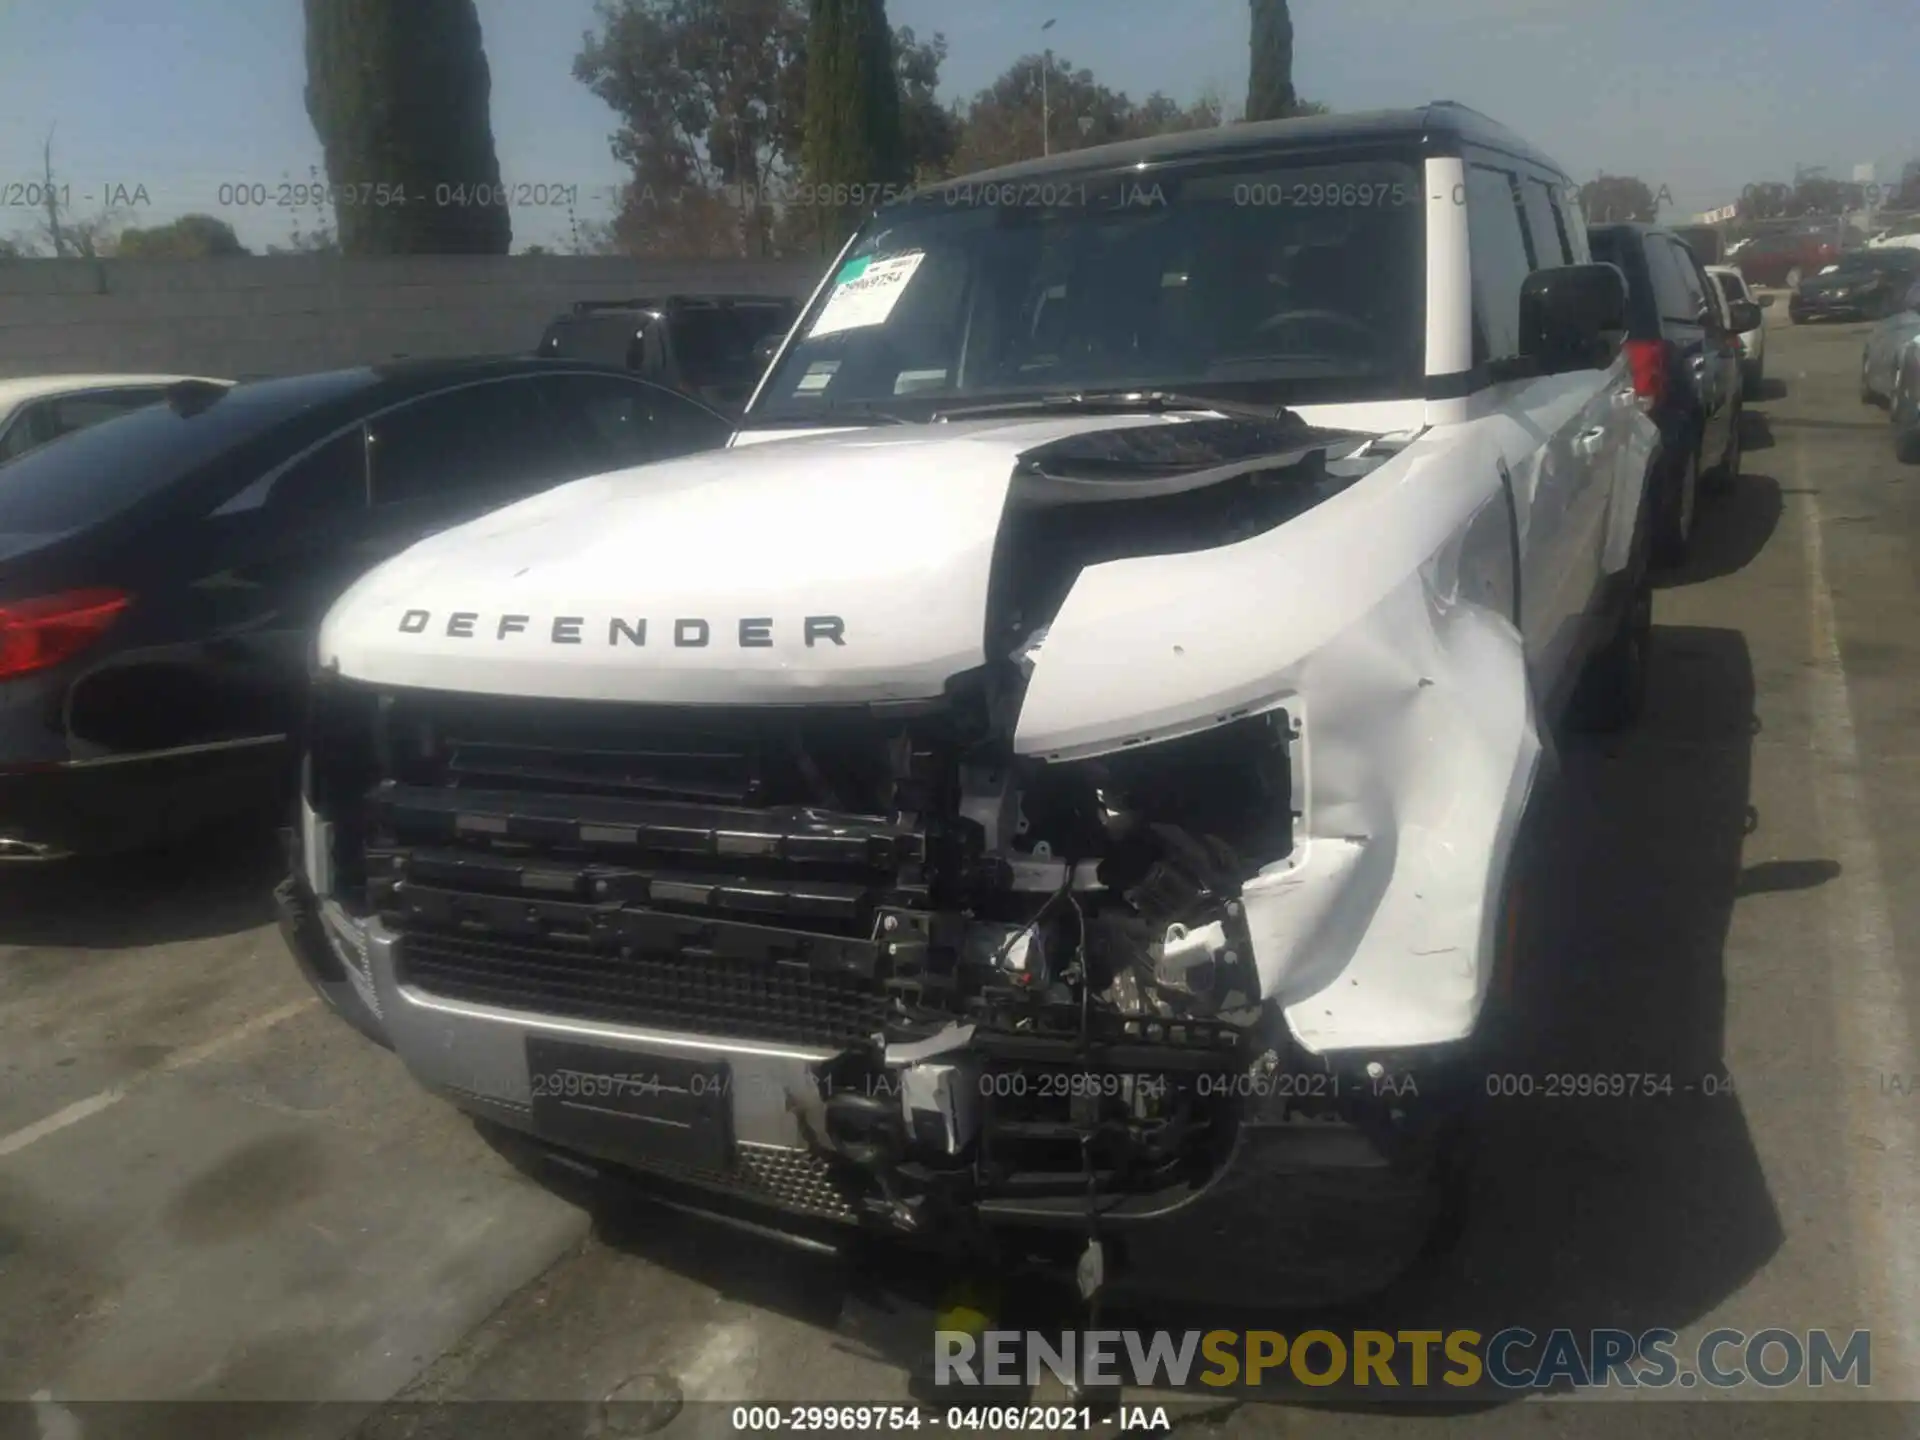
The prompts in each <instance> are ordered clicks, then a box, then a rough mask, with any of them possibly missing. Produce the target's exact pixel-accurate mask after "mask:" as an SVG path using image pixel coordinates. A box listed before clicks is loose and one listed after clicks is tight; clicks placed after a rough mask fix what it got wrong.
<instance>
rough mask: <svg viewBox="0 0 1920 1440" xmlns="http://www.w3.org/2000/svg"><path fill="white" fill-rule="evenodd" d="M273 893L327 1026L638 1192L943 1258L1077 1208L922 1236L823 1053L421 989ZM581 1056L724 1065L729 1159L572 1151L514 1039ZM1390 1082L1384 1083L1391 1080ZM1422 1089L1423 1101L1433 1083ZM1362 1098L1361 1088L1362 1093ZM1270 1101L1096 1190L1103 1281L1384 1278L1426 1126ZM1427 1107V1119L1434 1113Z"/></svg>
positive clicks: (314, 910)
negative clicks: (1155, 1170) (881, 1170)
mask: <svg viewBox="0 0 1920 1440" xmlns="http://www.w3.org/2000/svg"><path fill="white" fill-rule="evenodd" d="M290 842H291V843H290V847H289V848H290V852H291V854H292V857H293V858H294V861H295V864H294V867H293V873H292V874H291V875H290V876H289V877H288V879H287V880H286V881H285V882H284V883H283V884H282V885H281V886H280V887H279V889H278V891H277V892H276V898H277V900H278V904H279V910H280V924H281V931H282V934H283V936H284V937H285V939H286V942H287V944H288V946H289V948H290V949H291V950H292V951H293V953H294V956H295V958H296V960H297V961H298V963H299V966H300V969H301V971H302V973H303V974H304V975H305V976H306V978H307V980H308V982H309V983H310V984H311V985H312V986H313V987H314V989H315V990H316V992H318V994H319V995H320V996H321V998H322V999H323V1000H324V1001H325V1002H326V1004H327V1005H328V1006H329V1007H330V1008H332V1009H333V1010H334V1011H335V1012H336V1013H337V1014H338V1015H339V1016H340V1017H341V1018H342V1019H344V1020H345V1021H346V1022H347V1023H348V1024H350V1025H352V1026H353V1027H354V1028H355V1029H357V1030H359V1031H360V1032H361V1033H362V1034H363V1035H365V1036H367V1037H368V1038H369V1039H371V1040H373V1041H375V1042H376V1043H378V1044H380V1045H382V1046H384V1047H386V1048H389V1049H391V1050H393V1051H394V1052H395V1053H396V1054H398V1056H399V1057H400V1059H401V1061H402V1062H403V1063H404V1064H405V1065H406V1067H407V1069H408V1071H409V1072H410V1073H411V1074H412V1075H413V1077H414V1078H415V1079H416V1080H417V1081H418V1082H419V1083H421V1084H422V1085H423V1086H425V1087H426V1088H427V1089H429V1090H431V1091H433V1092H434V1093H436V1094H438V1095H440V1096H442V1097H443V1098H445V1099H448V1100H450V1101H451V1102H452V1103H453V1104H455V1105H456V1106H458V1107H459V1108H460V1109H461V1110H463V1111H465V1112H466V1113H468V1114H470V1115H472V1116H474V1117H476V1118H479V1119H482V1120H486V1121H491V1122H493V1123H494V1124H496V1125H499V1126H504V1127H507V1128H508V1129H509V1130H511V1131H515V1132H519V1133H520V1134H521V1135H523V1136H525V1137H528V1138H530V1139H531V1140H532V1141H533V1142H535V1143H536V1145H537V1146H538V1147H540V1148H543V1149H545V1150H546V1151H548V1152H549V1153H550V1154H554V1153H557V1154H558V1155H559V1156H560V1157H562V1161H563V1163H570V1164H571V1168H578V1163H577V1162H578V1161H579V1160H582V1159H584V1160H587V1161H589V1162H598V1163H597V1164H595V1165H594V1167H593V1168H595V1169H610V1170H612V1171H614V1172H616V1173H618V1174H619V1175H621V1176H622V1177H623V1178H626V1179H629V1180H634V1181H638V1182H639V1183H640V1184H641V1185H642V1187H643V1188H645V1187H646V1186H647V1185H648V1184H649V1183H652V1184H654V1185H656V1186H657V1187H658V1188H660V1190H661V1191H662V1193H663V1194H664V1195H667V1196H670V1197H680V1199H679V1200H678V1201H677V1203H681V1204H683V1205H684V1204H685V1203H686V1199H685V1197H687V1196H692V1197H694V1199H693V1208H696V1209H703V1210H709V1211H710V1212H711V1213H713V1214H714V1215H716V1216H718V1217H723V1218H733V1219H736V1220H737V1219H738V1218H739V1216H740V1215H741V1213H742V1209H743V1207H744V1210H745V1213H746V1214H748V1215H750V1216H753V1217H754V1218H755V1221H756V1222H757V1224H758V1225H759V1226H761V1227H763V1228H767V1229H771V1230H772V1231H774V1232H775V1233H778V1234H784V1235H789V1236H792V1237H794V1238H796V1239H802V1240H805V1239H806V1238H807V1237H812V1236H817V1235H819V1234H820V1233H822V1231H823V1230H824V1231H825V1232H827V1233H829V1234H832V1233H838V1234H851V1233H854V1232H855V1231H857V1230H860V1229H866V1230H879V1231H882V1232H885V1233H889V1234H892V1235H894V1236H897V1237H899V1238H902V1239H906V1240H909V1241H913V1240H916V1239H917V1240H920V1241H923V1242H925V1243H930V1244H934V1245H937V1246H946V1247H949V1248H953V1247H956V1246H959V1245H962V1244H964V1243H965V1242H966V1241H967V1240H968V1239H972V1238H976V1237H978V1236H980V1235H984V1234H985V1233H987V1232H989V1231H991V1232H993V1233H994V1234H996V1235H1003V1236H1004V1235H1009V1234H1014V1233H1020V1234H1024V1235H1026V1236H1028V1237H1030V1238H1034V1239H1036V1240H1037V1241H1045V1240H1046V1238H1047V1237H1049V1236H1054V1237H1060V1236H1065V1237H1069V1238H1070V1237H1073V1236H1083V1235H1084V1234H1085V1232H1086V1227H1087V1223H1088V1220H1087V1211H1086V1205H1085V1203H1084V1202H1083V1201H1082V1200H1079V1199H1074V1200H1072V1201H1061V1200H1059V1199H1058V1198H1057V1197H1056V1198H1050V1199H1046V1200H1035V1201H1020V1200H1007V1199H1004V1198H1002V1199H995V1200H989V1201H981V1202H979V1203H974V1204H969V1205H968V1206H967V1207H965V1213H964V1214H959V1215H956V1214H953V1213H947V1214H943V1215H941V1216H940V1217H939V1219H938V1220H937V1222H936V1223H932V1224H918V1225H916V1224H902V1223H901V1222H900V1215H899V1211H898V1209H897V1207H894V1206H892V1205H890V1204H889V1203H888V1202H887V1200H886V1198H885V1196H884V1195H882V1194H879V1193H877V1192H876V1191H875V1190H874V1189H873V1187H872V1186H871V1185H869V1184H867V1183H865V1181H864V1177H863V1176H861V1175H857V1174H855V1173H853V1172H851V1171H850V1170H849V1169H848V1167H847V1165H846V1163H845V1161H844V1160H843V1158H842V1157H841V1156H839V1155H836V1154H834V1153H832V1151H831V1150H830V1149H828V1148H823V1147H822V1146H821V1145H820V1144H819V1143H818V1138H817V1137H818V1136H819V1135H820V1134H821V1133H823V1131H824V1129H825V1128H826V1127H825V1123H824V1120H823V1110H824V1105H825V1098H826V1097H825V1095H824V1093H823V1088H822V1084H821V1079H820V1072H821V1068H822V1067H823V1066H824V1065H825V1064H826V1063H827V1062H829V1061H830V1060H832V1058H833V1054H832V1052H831V1051H829V1050H827V1049H815V1048H810V1047H805V1046H795V1045H785V1044H766V1043H760V1042H750V1041H741V1040H733V1039H726V1040H722V1039H712V1038H707V1037H702V1036H695V1035H687V1034H676V1033H669V1032H665V1031H657V1030H649V1029H644V1028H640V1027H635V1026H631V1025H615V1024H601V1023H595V1022H588V1021H581V1020H576V1019H570V1018H561V1017H556V1016H551V1015H543V1014H535V1013H529V1012H524V1011H514V1010H506V1009H499V1008H495V1007H491V1006H486V1005H476V1004H471V1003H467V1002H463V1001H455V1000H449V999H446V998H443V997H439V996H435V995H430V994H427V993H425V992H423V991H421V990H420V989H418V988H417V987H415V986H413V985H410V984H408V983H407V982H406V981H405V979H404V974H405V970H404V964H403V960H402V955H403V950H404V946H405V943H406V942H405V939H404V937H401V936H397V935H394V934H392V933H390V932H389V931H388V930H386V929H385V928H384V927H383V926H382V925H381V924H380V923H379V922H378V920H369V921H356V920H354V919H353V918H352V917H350V916H348V915H347V914H346V912H345V911H344V910H343V909H341V908H340V907H339V906H337V905H335V904H332V903H330V902H327V901H324V900H319V899H317V898H316V897H315V895H314V890H313V886H312V884H311V883H310V881H309V879H308V877H307V875H306V874H305V873H304V872H303V870H302V868H301V866H300V865H299V862H298V856H299V853H300V846H299V843H298V840H297V838H294V837H290ZM541 1041H545V1042H557V1043H569V1042H570V1043H572V1044H576V1045H585V1046H590V1047H592V1048H593V1049H595V1050H598V1051H601V1052H603V1053H604V1052H613V1053H617V1054H618V1055H619V1056H621V1057H622V1058H621V1060H620V1062H619V1064H620V1067H621V1068H623V1069H624V1068H627V1067H629V1066H630V1067H631V1069H632V1070H633V1071H634V1072H644V1071H647V1070H648V1069H649V1067H650V1066H653V1065H662V1066H673V1065H684V1064H685V1063H686V1062H689V1061H691V1062H696V1063H697V1062H714V1063H717V1064H720V1065H724V1066H725V1067H726V1069H727V1071H728V1073H729V1084H728V1090H727V1095H726V1099H725V1107H726V1109H725V1115H724V1123H725V1124H726V1126H727V1128H728V1129H729V1130H730V1138H731V1145H730V1154H731V1161H730V1163H728V1164H726V1165H724V1166H719V1167H711V1166H703V1165H699V1164H689V1163H684V1162H680V1161H673V1160H663V1159H662V1156H661V1152H660V1150H659V1149H658V1148H657V1147H656V1146H654V1145H652V1144H649V1143H644V1142H643V1140H641V1139H640V1138H636V1139H635V1140H634V1142H633V1143H631V1144H625V1143H620V1142H618V1141H617V1140H615V1141H597V1142H588V1143H585V1144H582V1143H581V1142H580V1141H579V1139H578V1138H577V1137H576V1136H574V1135H571V1134H561V1133H556V1132H555V1131H554V1130H553V1129H552V1128H551V1127H550V1126H547V1125H545V1124H543V1123H542V1121H541V1119H540V1118H539V1116H540V1111H539V1109H538V1107H537V1106H536V1104H535V1095H534V1091H535V1088H536V1083H537V1077H536V1076H535V1074H534V1073H533V1067H532V1065H531V1064H530V1062H529V1042H541ZM1389 1083H1390V1084H1391V1082H1389ZM1421 1084H1422V1085H1423V1086H1424V1087H1427V1088H1426V1090H1425V1093H1427V1094H1428V1095H1429V1096H1430V1095H1431V1094H1432V1093H1433V1091H1432V1085H1433V1081H1432V1072H1428V1073H1427V1074H1425V1075H1423V1078H1422V1081H1421ZM1376 1088H1377V1087H1376ZM1282 1108H1283V1107H1281V1106H1278V1105H1276V1104H1271V1103H1266V1102H1262V1101H1255V1100H1247V1101H1243V1102H1240V1109H1241V1111H1242V1113H1241V1116H1240V1122H1239V1123H1238V1124H1237V1126H1236V1127H1235V1131H1234V1138H1233V1142H1232V1146H1231V1150H1230V1152H1229V1153H1228V1154H1227V1155H1226V1156H1225V1157H1224V1160H1223V1161H1222V1163H1220V1164H1219V1165H1218V1166H1217V1167H1216V1168H1215V1169H1214V1170H1213V1172H1212V1173H1211V1176H1210V1178H1209V1179H1208V1180H1207V1181H1206V1183H1204V1184H1202V1185H1197V1186H1192V1187H1183V1188H1180V1189H1177V1190H1172V1191H1162V1192H1156V1193H1153V1194H1148V1195H1127V1196H1124V1197H1122V1196H1106V1197H1103V1198H1102V1201H1101V1206H1100V1227H1101V1231H1102V1233H1103V1234H1104V1235H1106V1236H1108V1237H1110V1238H1112V1240H1113V1241H1114V1243H1115V1245H1116V1252H1115V1253H1116V1254H1117V1255H1118V1256H1119V1257H1120V1259H1119V1261H1118V1262H1117V1263H1118V1265H1119V1267H1120V1268H1119V1273H1118V1275H1117V1277H1116V1283H1118V1284H1122V1285H1127V1286H1133V1287H1137V1288H1138V1289H1140V1290H1141V1291H1143V1292H1145V1293H1149V1294H1152V1295H1155V1296H1161V1297H1171V1298H1180V1299H1191V1300H1196V1301H1231V1300H1235V1299H1240V1300H1244V1299H1246V1298H1248V1293H1249V1291H1248V1286H1249V1284H1250V1283H1251V1284H1254V1285H1256V1286H1257V1287H1258V1289H1257V1293H1258V1294H1259V1295H1260V1296H1261V1297H1262V1298H1264V1299H1267V1300H1271V1301H1275V1302H1276V1303H1277V1302H1278V1301H1279V1300H1280V1299H1284V1300H1285V1301H1286V1302H1287V1303H1297V1304H1320V1303H1333V1302H1337V1301H1339V1300H1342V1299H1346V1298H1352V1297H1355V1296H1359V1295H1364V1294H1370V1293H1374V1292H1375V1291H1377V1290H1379V1289H1381V1288H1383V1287H1384V1286H1385V1285H1386V1284H1387V1283H1389V1282H1390V1281H1391V1280H1392V1279H1393V1278H1394V1277H1395V1276H1396V1275H1398V1274H1399V1273H1401V1272H1402V1271H1403V1270H1405V1269H1406V1267H1407V1266H1408V1265H1409V1264H1410V1263H1411V1262H1412V1260H1413V1259H1414V1258H1415V1256H1416V1255H1417V1254H1418V1252H1419V1249H1420V1247H1421V1245H1422V1244H1423V1242H1424V1240H1425V1237H1426V1235H1427V1234H1428V1232H1429V1230H1430V1228H1431V1224H1432V1221H1433V1219H1434V1216H1435V1214H1436V1208H1437V1206H1438V1204H1439V1203H1440V1200H1439V1192H1438V1191H1437V1189H1436V1187H1435V1185H1434V1184H1433V1176H1434V1173H1435V1155H1436V1153H1437V1146H1438V1143H1439V1141H1438V1137H1439V1135H1440V1131H1439V1130H1438V1129H1437V1128H1434V1126H1433V1125H1432V1124H1428V1125H1427V1127H1426V1128H1423V1129H1421V1130H1419V1131H1417V1132H1409V1133H1407V1134H1404V1135H1395V1136H1383V1135H1381V1134H1379V1133H1378V1132H1377V1131H1375V1130H1374V1129H1372V1128H1370V1127H1363V1126H1361V1125H1359V1124H1355V1123H1337V1122H1333V1121H1330V1120H1328V1119H1326V1118H1314V1119H1304V1118H1302V1117H1300V1116H1298V1115H1294V1116H1290V1117H1288V1116H1283V1115H1282V1114H1281V1110H1282ZM1441 1113H1442V1107H1438V1106H1436V1107H1433V1110H1432V1114H1434V1115H1439V1114H1441Z"/></svg>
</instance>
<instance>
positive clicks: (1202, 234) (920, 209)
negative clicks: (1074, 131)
mask: <svg viewBox="0 0 1920 1440" xmlns="http://www.w3.org/2000/svg"><path fill="white" fill-rule="evenodd" d="M1424 214H1425V207H1424V204H1423V186H1422V184H1421V179H1420V171H1419V170H1418V168H1417V167H1416V166H1415V165H1414V164H1413V163H1410V162H1409V161H1406V160H1401V159H1397V158H1395V159H1368V160H1354V161H1349V162H1345V163H1328V162H1327V160H1326V159H1325V157H1324V156H1316V157H1315V163H1305V162H1300V161H1295V162H1292V163H1288V162H1285V161H1282V160H1276V159H1275V158H1274V157H1271V156H1267V157H1262V158H1261V159H1260V160H1259V161H1258V162H1251V163H1249V162H1240V163H1238V164H1233V165H1221V164H1215V165H1211V166H1209V167H1207V168H1205V169H1198V168H1195V167H1183V168H1181V169H1180V170H1179V171H1177V172H1175V173H1156V172H1145V173H1139V172H1135V171H1132V170H1128V171H1125V172H1121V173H1120V174H1118V175H1116V174H1114V173H1113V172H1104V173H1100V174H1097V175H1084V174H1083V175H1072V174H1061V175H1059V176H1057V177H1048V178H1046V179H1042V180H1033V181H1017V182H1008V183H1005V184H994V183H984V184H982V183H972V182H967V181H960V182H956V183H955V184H953V185H951V186H949V187H946V188H943V189H937V190H933V191H929V192H926V193H924V194H922V195H919V196H916V197H914V198H913V199H911V200H909V201H907V202H904V203H902V204H900V205H898V206H894V207H892V208H890V209H888V210H886V211H883V212H882V213H881V214H879V215H877V216H876V217H874V219H873V220H871V221H870V222H869V223H868V224H867V226H866V227H865V228H864V229H863V230H862V231H861V233H860V235H859V236H858V237H857V239H856V241H855V244H854V245H853V247H852V248H851V249H850V250H849V251H848V254H847V258H846V259H845V260H844V261H843V262H842V263H841V266H840V268H839V270H838V272H837V273H836V274H835V276H834V279H833V283H832V284H831V285H830V286H828V287H827V289H826V290H825V292H823V294H822V295H821V296H820V298H819V299H817V300H816V301H815V302H814V304H813V306H812V307H811V308H810V309H809V311H808V313H807V315H806V316H805V318H804V320H803V321H802V323H801V325H800V327H799V329H798V332H797V334H798V336H799V338H798V339H797V341H796V343H795V344H794V345H793V347H792V348H791V349H790V350H789V351H788V352H787V354H786V355H785V356H784V357H783V358H782V359H781V361H780V363H779V365H778V366H777V368H776V369H775V370H774V371H773V373H772V374H771V375H770V376H769V377H768V381H767V385H766V388H765V389H764V390H763V391H762V393H761V395H760V397H759V399H758V402H757V403H756V404H755V406H754V407H753V409H752V410H751V411H750V412H749V414H748V417H747V423H748V424H749V425H755V424H758V425H779V424H794V423H801V424H805V423H810V422H818V421H820V420H822V419H825V418H827V417H830V416H834V415H836V414H840V415H843V416H848V417H852V418H857V412H859V411H861V410H863V409H865V410H868V411H872V410H876V409H877V410H884V411H885V412H887V413H890V414H894V415H899V416H904V417H907V418H924V417H925V416H926V415H928V414H930V413H931V412H932V411H934V410H935V409H937V408H941V407H944V406H948V405H951V404H952V402H954V401H955V400H956V399H960V398H964V399H967V400H971V401H978V400H980V399H981V398H983V397H993V398H1000V397H1018V396H1021V395H1038V394H1049V395H1052V394H1062V393H1069V392H1077V391H1088V390H1114V389H1177V390H1181V391H1185V392H1189V393H1192V392H1196V391H1198V392H1200V393H1204V394H1216V395H1220V396H1222V397H1223V398H1224V397H1227V396H1232V397H1234V398H1242V399H1249V400H1255V401H1259V402H1262V403H1265V402H1269V401H1270V402H1272V403H1275V404H1293V403H1301V402H1321V403H1325V402H1329V401H1340V400H1370V399H1383V398H1391V397H1395V396H1402V395H1409V394H1417V393H1418V388H1419V384H1420V377H1421V374H1422V372H1423V369H1424V366H1423V359H1424V356H1423V353H1422V346H1423V337H1424V334H1425V323H1424V319H1423V297H1424V283H1425V279H1424V277H1425V247H1424V243H1423V238H1422V237H1423V226H1424Z"/></svg>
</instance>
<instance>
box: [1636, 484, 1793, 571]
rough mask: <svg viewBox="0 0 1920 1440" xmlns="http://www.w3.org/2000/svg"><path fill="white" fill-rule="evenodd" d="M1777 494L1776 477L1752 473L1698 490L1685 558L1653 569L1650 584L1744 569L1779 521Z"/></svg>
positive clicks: (1771, 534)
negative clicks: (1713, 490) (1718, 489)
mask: <svg viewBox="0 0 1920 1440" xmlns="http://www.w3.org/2000/svg"><path fill="white" fill-rule="evenodd" d="M1780 496H1781V490H1780V483H1779V482H1778V481H1777V480H1775V479H1773V478H1772V477H1771V476H1767V475H1755V474H1743V475H1741V476H1740V477H1739V478H1738V479H1737V480H1735V481H1734V483H1733V486H1732V488H1731V489H1729V490H1728V491H1726V492H1725V493H1724V494H1718V495H1704V494H1703V495H1702V496H1701V497H1700V511H1699V514H1698V515H1697V516H1696V517H1695V518H1694V523H1693V545H1692V548H1691V550H1690V552H1689V553H1688V555H1687V558H1686V560H1685V561H1683V562H1682V563H1681V564H1679V565H1674V566H1670V567H1668V568H1666V569H1662V570H1656V571H1654V572H1653V585H1654V588H1655V589H1656V590H1671V589H1674V588H1676V587H1678V586H1681V585H1698V584H1699V583H1700V582H1701V581H1703V580H1714V579H1718V578H1719V577H1720V576H1722V575H1731V574H1733V573H1734V572H1735V571H1736V570H1744V569H1745V568H1746V567H1747V566H1748V565H1750V564H1752V563H1753V561H1754V559H1755V557H1757V556H1758V555H1759V554H1760V552H1761V551H1762V550H1764V549H1765V548H1766V545H1767V541H1768V540H1770V539H1771V538H1772V537H1773V532H1774V530H1775V529H1776V528H1777V527H1778V526H1779V524H1780V510H1781V504H1782V502H1781V498H1780Z"/></svg>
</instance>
